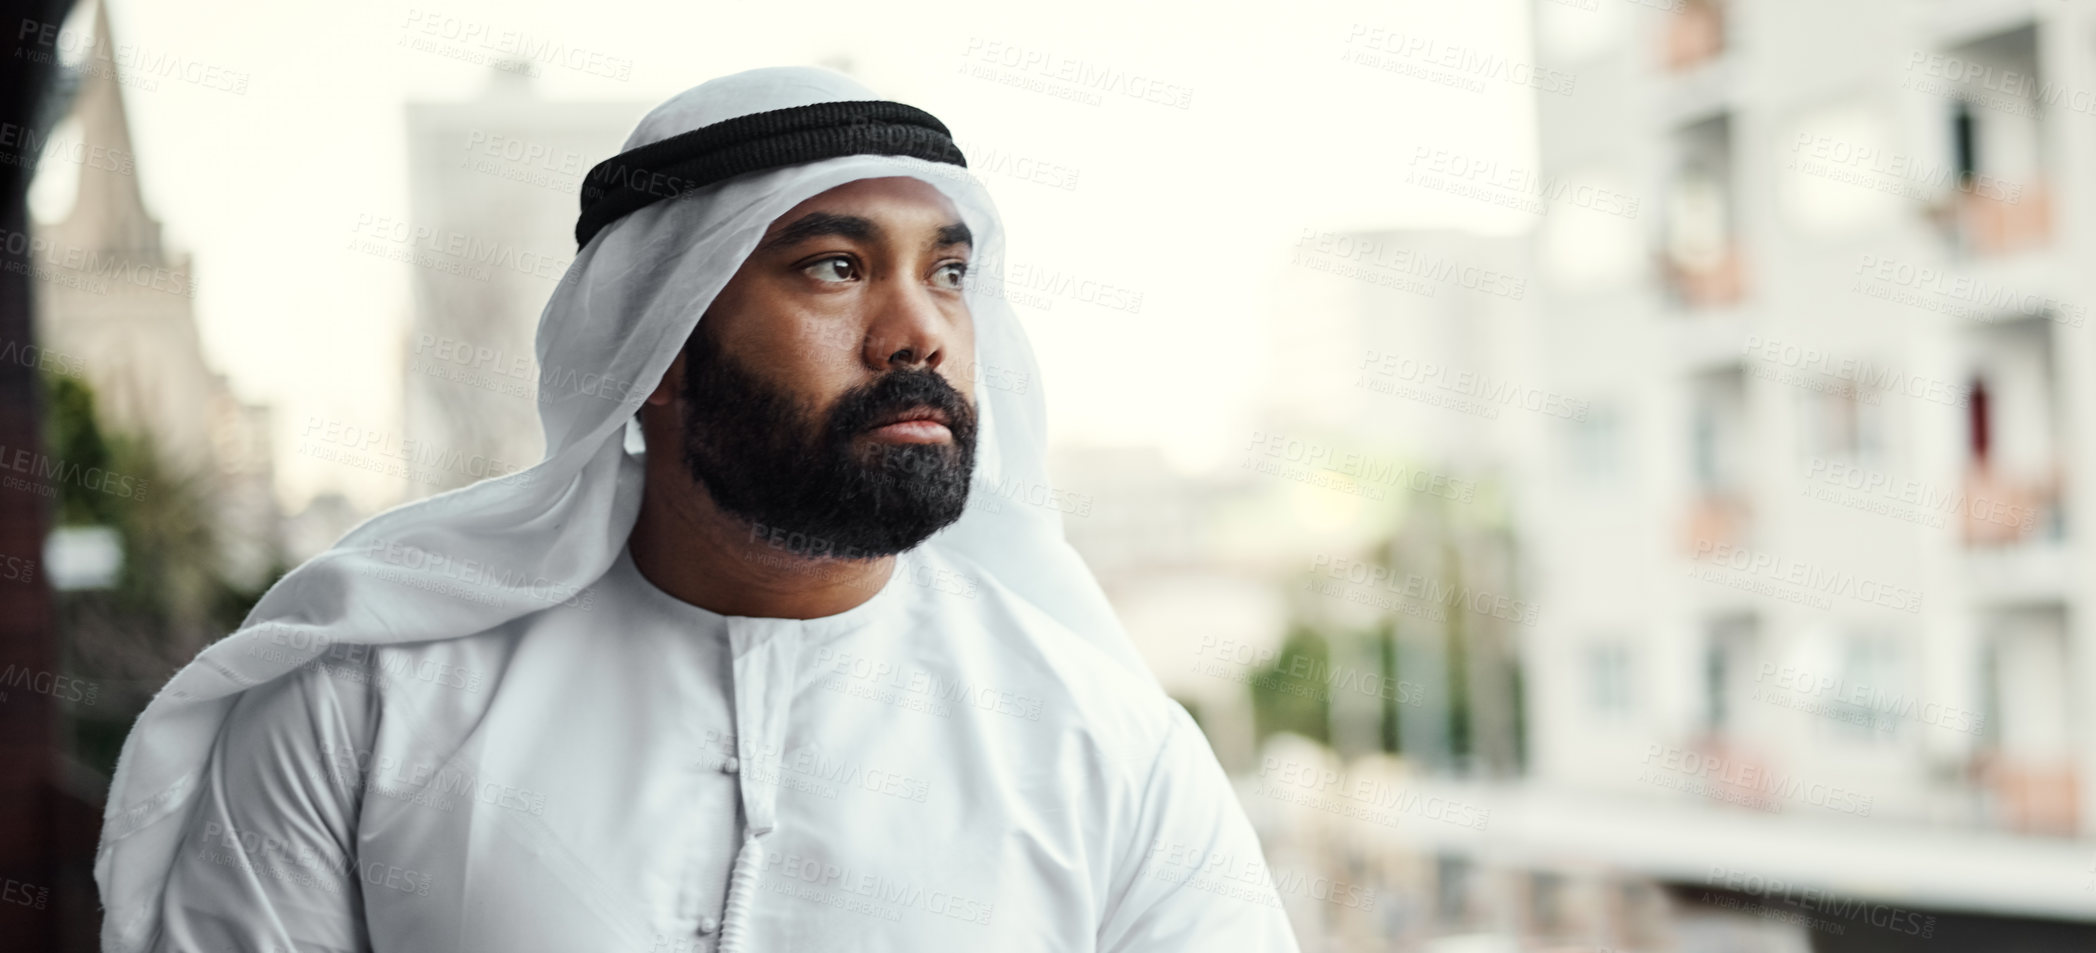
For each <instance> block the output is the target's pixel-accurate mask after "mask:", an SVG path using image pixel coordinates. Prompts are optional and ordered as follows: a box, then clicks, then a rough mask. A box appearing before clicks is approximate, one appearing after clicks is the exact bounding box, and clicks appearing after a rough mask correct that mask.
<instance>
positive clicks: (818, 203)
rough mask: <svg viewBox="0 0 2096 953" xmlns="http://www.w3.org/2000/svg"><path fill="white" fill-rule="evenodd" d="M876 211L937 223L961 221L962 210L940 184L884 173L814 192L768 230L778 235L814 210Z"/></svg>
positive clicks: (842, 211)
mask: <svg viewBox="0 0 2096 953" xmlns="http://www.w3.org/2000/svg"><path fill="white" fill-rule="evenodd" d="M876 211H878V212H883V213H886V214H894V213H898V212H900V213H903V214H906V215H909V216H910V217H913V218H914V217H922V218H924V219H925V220H927V221H932V220H933V219H936V221H934V222H932V224H934V225H935V226H936V225H945V224H948V223H952V222H959V221H961V212H960V209H958V208H955V207H954V204H953V200H952V199H949V198H947V197H946V193H944V192H941V191H939V187H938V186H935V185H933V184H931V183H929V182H926V181H924V180H923V179H918V178H912V177H910V176H885V177H882V178H877V179H854V180H852V181H850V182H846V183H844V184H843V185H839V186H835V187H833V188H830V189H826V190H824V191H821V192H818V193H816V194H814V195H811V196H809V197H808V198H806V199H804V200H803V201H802V202H801V203H800V204H799V205H796V206H794V207H792V208H790V209H787V210H786V213H785V214H783V215H780V216H779V217H778V218H777V219H774V220H773V221H772V223H771V226H770V227H769V228H767V229H766V230H765V231H766V234H767V235H775V234H777V233H778V232H780V231H782V230H784V229H786V228H788V227H790V226H791V225H793V224H794V223H795V222H797V221H800V220H801V219H803V218H805V217H807V215H808V214H809V213H811V212H826V213H830V214H844V213H852V214H859V215H865V214H866V213H870V212H876Z"/></svg>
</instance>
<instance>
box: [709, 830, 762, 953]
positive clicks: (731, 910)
mask: <svg viewBox="0 0 2096 953" xmlns="http://www.w3.org/2000/svg"><path fill="white" fill-rule="evenodd" d="M763 870H764V842H763V841H762V840H760V839H758V838H757V837H754V836H752V837H750V838H748V839H746V840H744V841H743V842H742V848H741V849H740V850H737V851H736V852H735V870H734V872H733V873H731V874H729V875H728V909H727V910H725V911H723V914H722V916H721V934H720V946H719V947H717V950H718V953H746V951H745V950H744V949H743V947H744V945H745V944H746V943H747V942H748V936H749V929H750V904H751V903H752V902H754V900H755V897H754V894H755V893H756V890H757V878H758V877H759V876H761V875H762V872H763Z"/></svg>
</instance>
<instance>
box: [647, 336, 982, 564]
mask: <svg viewBox="0 0 2096 953" xmlns="http://www.w3.org/2000/svg"><path fill="white" fill-rule="evenodd" d="M699 325H700V327H699V330H698V331H697V332H695V333H694V334H693V335H692V336H691V341H690V343H689V344H688V345H687V346H686V349H685V362H684V467H685V469H686V470H687V471H689V472H690V473H691V477H692V479H693V480H694V481H696V482H697V483H698V484H699V485H701V486H704V487H705V488H706V492H708V493H710V494H712V496H713V502H714V504H715V505H717V506H719V507H720V508H721V510H722V511H724V512H726V513H728V514H730V515H732V516H734V517H736V518H738V519H741V520H743V521H745V522H748V523H750V524H752V527H751V531H752V534H753V536H752V538H756V537H757V536H759V535H761V536H763V537H764V538H766V539H767V540H768V541H769V542H770V543H771V545H773V546H774V547H781V546H782V544H783V547H784V548H788V549H790V550H791V551H793V552H794V553H795V554H797V555H802V556H815V557H831V558H838V559H873V558H876V557H880V556H890V555H894V554H896V553H900V552H903V551H905V550H908V549H910V548H911V547H914V546H916V545H917V544H918V543H921V542H923V541H924V540H925V539H927V538H929V537H930V536H931V535H932V534H933V533H936V532H938V531H939V530H940V529H942V528H944V527H945V526H947V525H948V524H951V523H952V522H953V521H955V520H957V519H960V518H961V511H962V510H963V509H965V508H966V507H967V504H968V486H969V483H970V481H971V479H972V478H973V476H974V473H975V423H976V421H975V408H974V407H973V406H971V405H970V404H969V402H968V400H967V398H965V397H963V396H961V393H960V392H959V391H957V390H955V389H954V388H953V385H951V384H948V383H947V382H946V380H945V378H942V377H940V376H939V375H938V374H937V373H936V372H934V371H931V370H929V369H924V370H917V369H908V368H903V369H897V370H892V371H889V372H888V373H886V374H882V375H881V376H880V377H878V378H875V379H874V380H872V381H869V382H867V383H865V384H861V385H859V386H857V387H854V388H852V389H850V390H847V391H845V392H844V393H843V395H841V396H840V397H838V399H837V402H836V403H835V404H834V405H832V406H831V408H830V411H829V413H828V415H827V416H824V417H821V418H820V419H818V415H817V414H816V413H815V412H814V411H813V410H812V409H810V408H808V407H807V406H806V403H805V402H803V401H800V400H797V399H796V398H795V397H794V395H793V394H791V393H788V392H786V391H784V390H782V389H780V388H778V387H774V386H772V385H771V384H769V383H767V382H766V381H764V380H763V379H762V378H759V377H758V376H756V375H755V374H753V373H751V372H750V370H749V368H747V367H745V366H744V365H743V364H741V363H740V362H738V361H737V360H735V359H734V358H733V357H730V356H729V355H727V354H726V353H724V352H722V351H721V349H720V345H719V343H718V342H717V341H715V340H714V337H713V335H711V334H708V333H706V331H705V321H704V320H703V319H701V320H700V322H699ZM918 406H926V407H931V408H934V409H937V410H940V411H944V412H945V414H946V421H947V423H946V426H947V429H948V430H950V431H952V434H953V439H952V441H951V442H950V443H931V444H923V443H900V444H899V443H886V442H881V441H870V442H868V444H867V445H866V446H865V447H863V448H862V447H859V446H855V444H854V442H853V438H855V437H857V436H859V435H860V434H862V433H864V432H866V431H867V429H868V428H869V427H870V426H871V425H872V424H873V422H874V421H876V420H879V419H881V418H882V417H883V416H885V415H887V414H891V413H894V412H897V411H903V410H908V409H910V408H913V407H918Z"/></svg>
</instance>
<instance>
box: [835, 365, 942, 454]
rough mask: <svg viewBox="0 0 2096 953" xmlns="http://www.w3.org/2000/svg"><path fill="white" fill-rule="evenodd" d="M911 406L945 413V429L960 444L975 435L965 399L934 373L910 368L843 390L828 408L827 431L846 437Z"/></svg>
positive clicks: (894, 371) (836, 435) (837, 436)
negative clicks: (835, 401)
mask: <svg viewBox="0 0 2096 953" xmlns="http://www.w3.org/2000/svg"><path fill="white" fill-rule="evenodd" d="M914 407H930V408H932V409H934V410H938V411H941V412H943V413H945V414H946V420H947V424H946V426H947V429H949V430H951V431H953V437H954V440H955V442H957V443H960V444H962V445H963V446H965V445H967V443H968V442H969V441H970V440H972V439H973V438H974V436H975V408H974V406H972V405H971V404H969V402H968V399H967V398H966V397H963V396H961V392H960V391H958V390H956V389H954V386H953V385H952V384H949V383H947V382H946V378H944V377H941V376H939V374H938V372H936V371H932V370H920V369H914V368H903V369H899V370H893V371H889V372H888V373H886V374H882V375H881V376H880V377H877V378H874V379H873V380H871V381H868V382H866V383H864V384H861V385H859V386H857V387H854V388H851V389H850V390H847V391H845V392H844V393H843V394H842V395H840V396H839V397H838V398H837V403H836V404H835V405H834V406H833V407H832V409H831V411H830V420H829V427H828V430H829V433H830V436H831V437H833V438H843V439H849V438H850V437H852V436H854V435H856V434H859V433H862V432H864V431H866V430H868V429H871V428H872V426H873V424H874V422H875V421H877V420H880V419H882V418H884V417H886V416H888V415H890V414H894V413H898V412H901V411H905V410H909V409H911V408H914Z"/></svg>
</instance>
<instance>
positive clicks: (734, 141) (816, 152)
mask: <svg viewBox="0 0 2096 953" xmlns="http://www.w3.org/2000/svg"><path fill="white" fill-rule="evenodd" d="M850 155H882V156H911V157H913V158H918V159H925V160H928V161H931V162H944V163H948V164H950V165H957V166H960V167H962V168H967V166H968V160H967V159H966V158H965V157H963V156H962V155H961V150H960V147H958V146H955V145H954V144H953V137H952V136H951V134H949V133H948V132H947V131H946V126H945V124H944V123H941V122H939V120H937V119H935V118H933V116H932V114H931V113H928V112H925V111H924V110H922V109H918V108H916V107H914V106H905V105H903V104H902V103H891V102H886V101H884V100H873V99H869V100H854V101H848V102H838V103H815V104H813V105H808V106H790V107H787V108H785V109H773V110H770V111H767V112H761V113H751V114H749V115H747V116H737V117H735V118H733V119H723V120H721V121H720V122H717V123H714V124H713V125H710V126H702V127H700V128H698V129H693V130H692V131H690V132H681V133H678V134H677V135H674V136H671V137H669V138H667V139H664V140H662V141H660V142H651V143H648V144H647V145H644V146H640V147H638V148H635V149H631V150H628V151H626V152H621V153H619V154H618V155H615V156H612V157H611V158H609V159H606V160H604V161H602V162H599V163H597V165H596V167H595V168H592V169H590V171H589V175H588V176H587V177H586V178H584V179H583V181H582V216H581V217H580V218H578V219H576V220H575V247H576V248H578V249H579V248H581V247H582V246H584V245H587V244H589V240H590V239H591V238H592V237H595V235H596V234H597V233H598V232H599V231H602V230H603V229H604V226H606V225H609V224H611V223H612V222H614V221H617V220H618V218H619V217H620V216H622V215H625V214H627V213H629V212H633V211H635V210H637V209H640V208H643V207H645V206H647V205H650V204H653V203H655V202H660V201H662V200H663V199H666V198H672V197H674V196H678V195H682V194H684V193H686V192H690V191H693V190H695V189H702V188H705V187H706V186H709V185H712V184H714V183H716V182H719V181H721V180H723V179H728V178H732V177H734V176H738V175H742V174H743V173H746V172H760V171H763V170H766V169H777V168H780V167H782V166H789V165H802V164H804V163H809V162H815V161H818V160H822V159H834V158H837V157H839V156H850Z"/></svg>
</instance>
